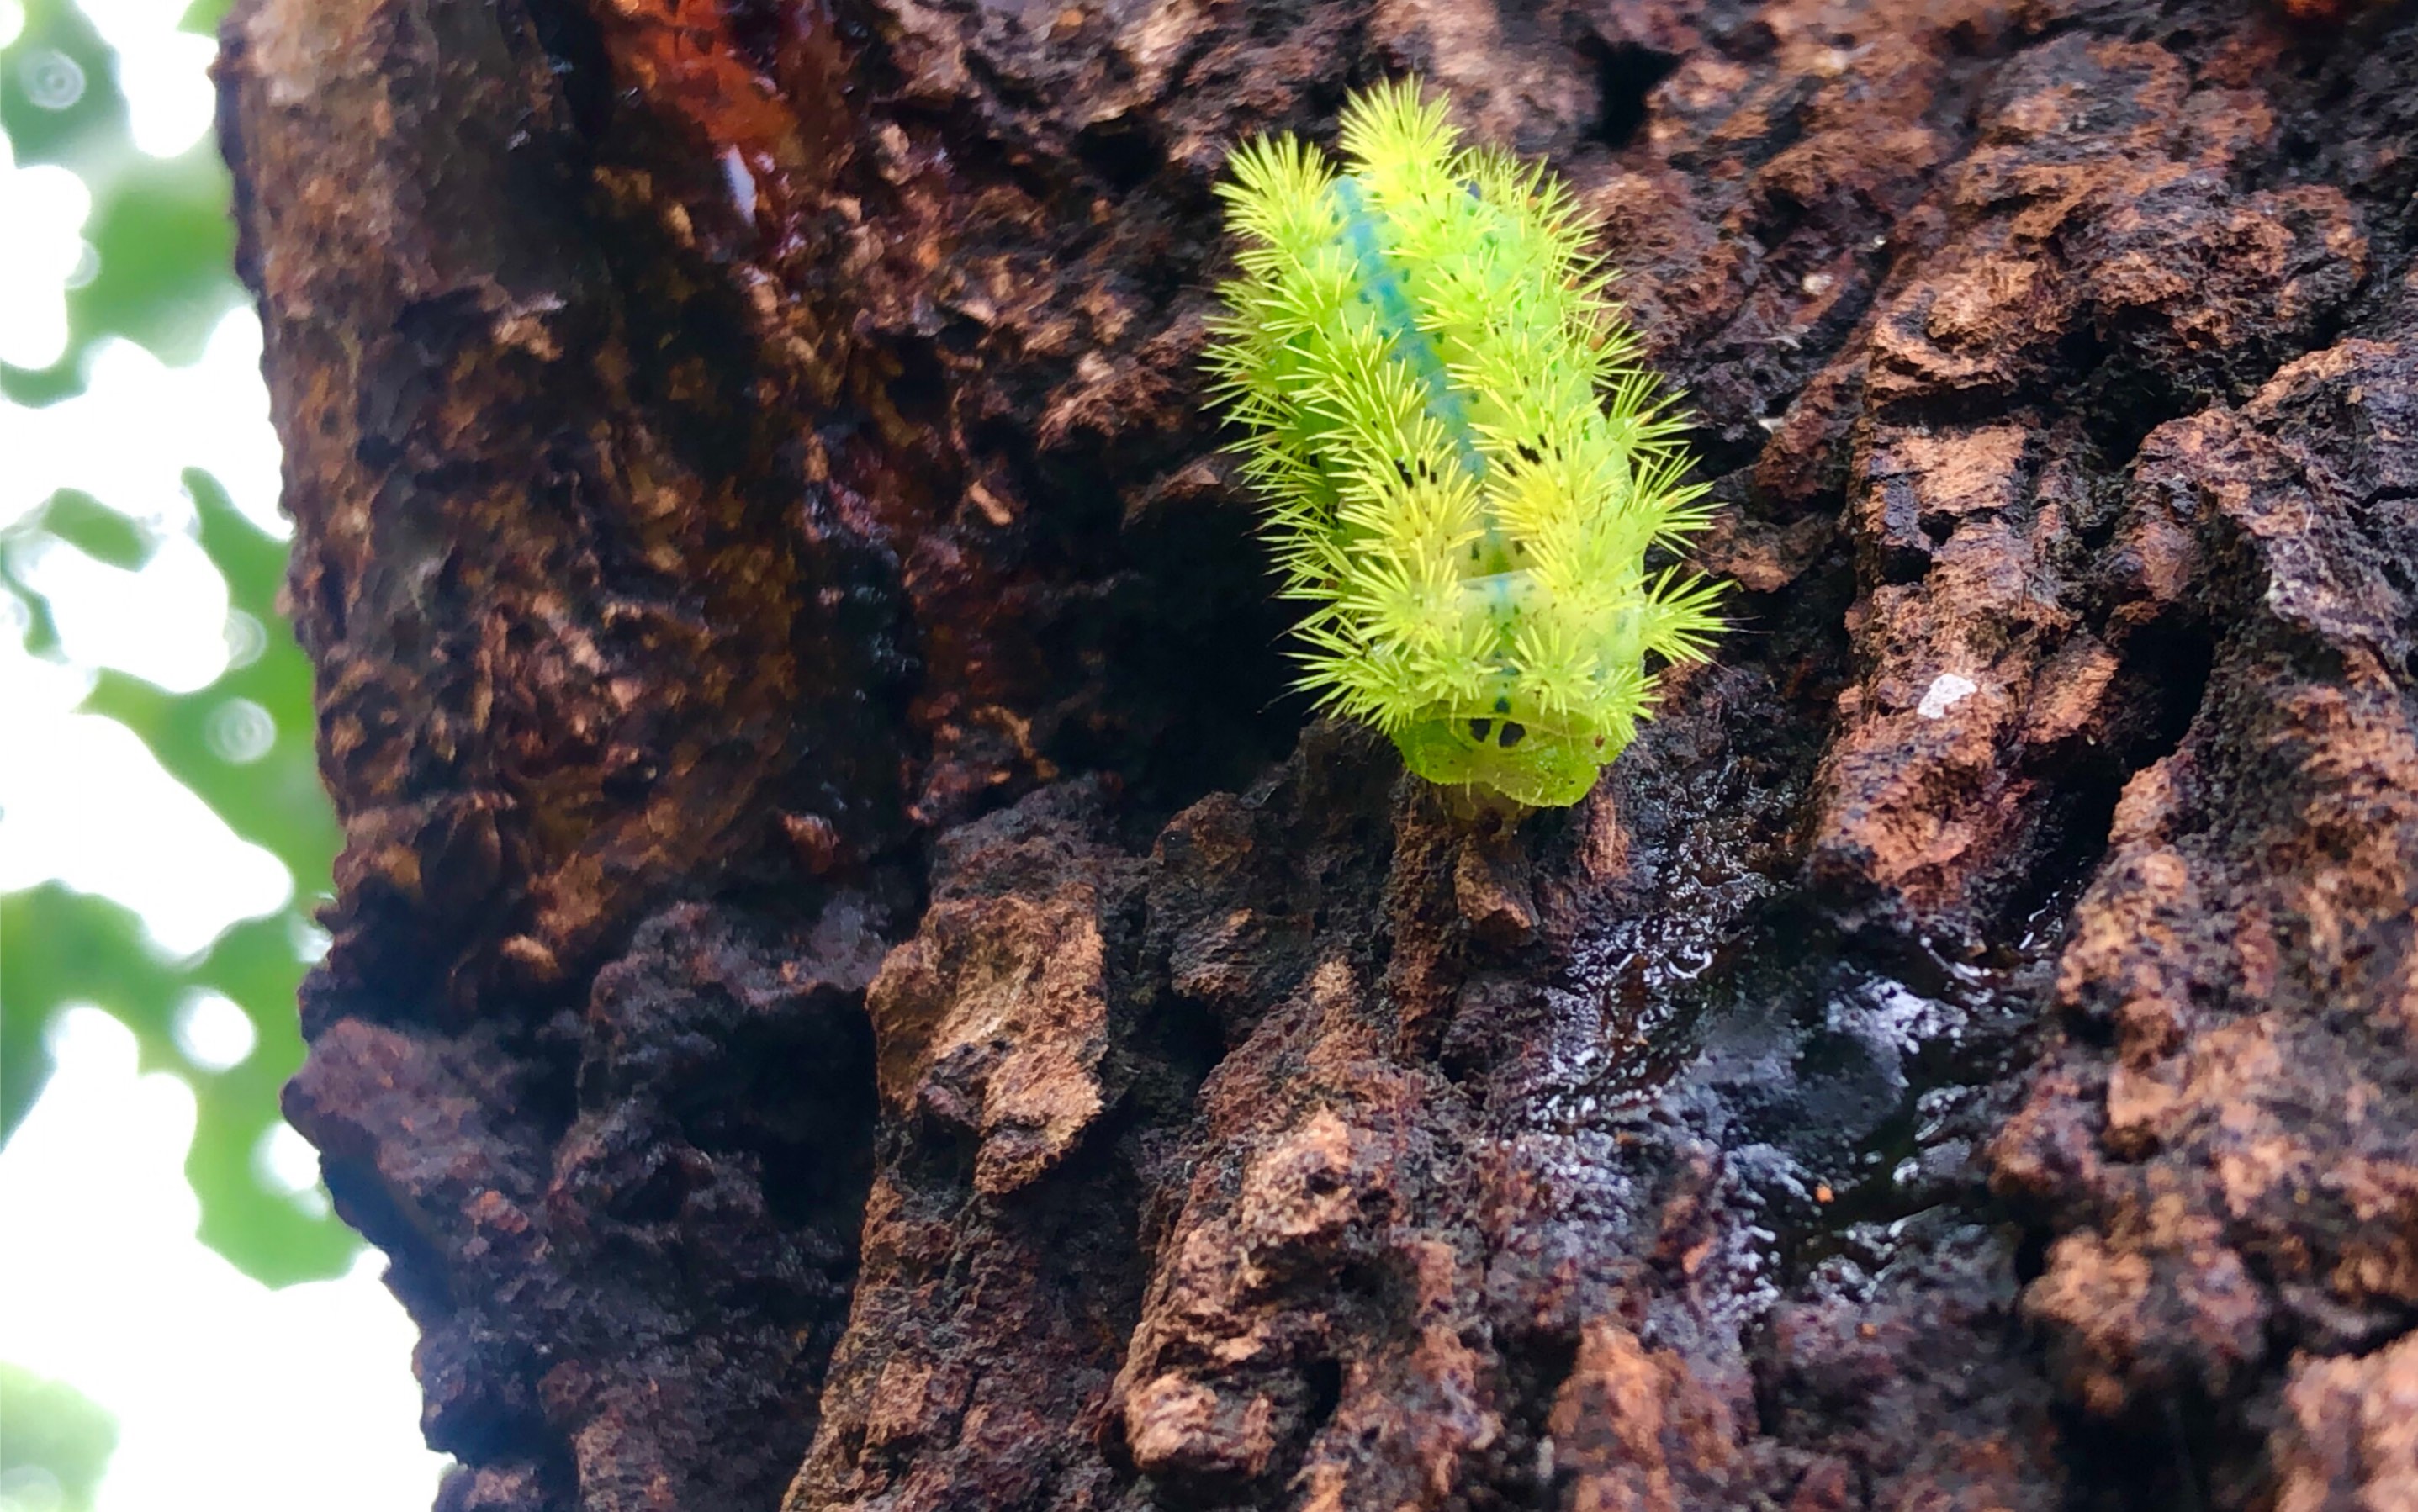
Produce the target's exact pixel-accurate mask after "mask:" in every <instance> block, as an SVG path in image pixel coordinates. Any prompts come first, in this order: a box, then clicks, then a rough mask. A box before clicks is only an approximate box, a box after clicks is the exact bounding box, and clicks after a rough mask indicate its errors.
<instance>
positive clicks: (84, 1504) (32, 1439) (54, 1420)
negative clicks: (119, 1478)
mask: <svg viewBox="0 0 2418 1512" xmlns="http://www.w3.org/2000/svg"><path fill="white" fill-rule="evenodd" d="M116 1449H117V1419H115V1417H112V1416H111V1415H110V1414H109V1412H108V1410H107V1409H106V1408H103V1407H102V1406H101V1405H100V1404H99V1402H96V1401H94V1400H93V1399H92V1398H91V1397H86V1396H85V1395H84V1393H83V1392H80V1391H78V1390H76V1389H75V1388H74V1387H73V1386H70V1385H69V1384H68V1383H67V1382H63V1381H48V1380H45V1379H43V1378H42V1377H40V1376H38V1375H36V1374H34V1373H33V1372H32V1371H31V1370H27V1369H25V1368H23V1367H21V1366H14V1365H9V1364H7V1363H5V1362H0V1506H23V1507H28V1508H31V1507H42V1506H48V1507H53V1508H55V1512H92V1503H93V1494H94V1493H95V1492H96V1491H98V1490H99V1489H100V1477H101V1473H102V1472H103V1471H105V1470H107V1469H108V1468H109V1457H110V1456H111V1455H112V1454H113V1453H115V1451H116ZM54 1498H55V1500H54Z"/></svg>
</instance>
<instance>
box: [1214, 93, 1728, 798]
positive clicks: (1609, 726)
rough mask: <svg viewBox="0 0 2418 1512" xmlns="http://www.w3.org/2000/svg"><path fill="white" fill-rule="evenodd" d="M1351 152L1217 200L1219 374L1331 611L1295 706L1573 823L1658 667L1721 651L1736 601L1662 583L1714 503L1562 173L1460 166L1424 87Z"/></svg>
mask: <svg viewBox="0 0 2418 1512" xmlns="http://www.w3.org/2000/svg"><path fill="white" fill-rule="evenodd" d="M1341 129H1342V145H1343V151H1344V154H1345V156H1346V157H1347V158H1348V159H1349V160H1350V162H1349V164H1348V167H1347V170H1346V171H1345V172H1343V173H1341V174H1337V173H1336V172H1335V171H1334V170H1333V169H1332V168H1331V167H1330V166H1329V165H1328V163H1327V161H1326V160H1325V157H1324V154H1322V153H1320V152H1318V151H1317V150H1316V149H1314V148H1311V147H1308V146H1306V145H1303V144H1302V143H1301V142H1299V141H1298V140H1296V139H1294V138H1293V137H1292V136H1289V135H1288V136H1277V137H1263V138H1261V139H1260V140H1258V141H1255V142H1252V143H1250V144H1248V145H1246V146H1244V147H1242V148H1240V149H1239V150H1237V151H1236V152H1235V153H1234V155H1233V157H1232V160H1231V164H1230V166H1231V167H1232V177H1231V178H1229V179H1228V180H1226V181H1225V182H1223V183H1221V184H1220V185H1219V186H1218V192H1219V194H1220V195H1221V197H1222V198H1223V199H1224V200H1225V202H1226V206H1227V223H1228V225H1229V227H1230V229H1232V231H1233V232H1234V233H1235V235H1236V237H1238V238H1239V240H1240V241H1241V243H1242V246H1241V249H1240V251H1239V252H1238V254H1237V256H1236V263H1237V265H1238V266H1239V267H1240V269H1241V275H1240V276H1239V277H1237V278H1234V279H1232V280H1231V281H1229V282H1227V283H1225V284H1223V285H1222V286H1221V288H1220V290H1219V293H1220V294H1221V296H1222V297H1223V298H1224V301H1225V305H1226V308H1225V310H1224V311H1223V312H1221V313H1219V314H1218V315H1217V317H1216V318H1215V319H1214V320H1213V322H1212V324H1211V335H1212V343H1211V346H1210V351H1209V355H1208V363H1209V367H1210V371H1211V374H1212V376H1213V378H1214V379H1215V392H1216V394H1217V398H1218V400H1219V401H1220V402H1221V403H1223V404H1224V405H1226V406H1227V407H1228V410H1229V412H1230V413H1231V414H1232V417H1233V418H1234V419H1235V420H1238V421H1240V422H1241V423H1242V425H1243V426H1244V427H1245V429H1246V430H1247V432H1248V435H1247V439H1245V440H1244V441H1243V442H1241V443H1239V445H1238V447H1237V450H1238V451H1242V452H1244V453H1245V455H1246V456H1247V462H1246V463H1245V465H1244V468H1243V471H1244V473H1245V475H1246V476H1247V478H1248V479H1249V480H1250V481H1252V482H1253V483H1254V484H1255V485H1256V486H1257V488H1258V489H1259V491H1260V492H1261V493H1262V494H1263V495H1264V496H1266V498H1267V500H1268V518H1267V522H1266V527H1265V533H1266V535H1267V537H1268V538H1269V541H1270V542H1271V544H1272V545H1273V546H1274V548H1275V552H1276V557H1277V560H1278V568H1279V571H1280V572H1281V573H1282V576H1283V580H1284V588H1283V592H1284V593H1285V595H1286V596H1287V597H1289V598H1293V599H1298V600H1303V601H1306V602H1308V603H1311V604H1313V605H1315V607H1314V608H1313V609H1312V610H1311V612H1310V614H1309V616H1308V619H1307V620H1306V621H1305V622H1304V623H1303V625H1302V627H1301V634H1302V636H1303V638H1304V639H1305V640H1306V641H1307V642H1308V645H1307V646H1306V647H1305V648H1304V649H1301V650H1300V651H1299V652H1297V655H1298V658H1299V660H1300V661H1301V662H1302V664H1303V665H1304V667H1305V669H1306V670H1305V674H1304V676H1303V677H1302V679H1301V681H1300V684H1299V685H1300V686H1301V687H1302V688H1304V689H1305V690H1308V691H1309V692H1311V693H1313V694H1315V695H1316V696H1317V699H1318V702H1319V704H1320V705H1321V707H1323V708H1325V709H1328V710H1332V711H1334V712H1337V713H1339V714H1342V715H1345V716H1347V717H1350V718H1354V719H1358V720H1361V721H1364V722H1366V723H1368V724H1370V725H1375V726H1376V727H1377V728H1378V729H1380V730H1383V731H1384V732H1385V734H1387V735H1389V736H1391V737H1392V738H1393V741H1394V743H1395V744H1396V745H1397V746H1399V747H1400V748H1401V753H1402V759H1403V761H1404V762H1405V763H1406V764H1408V766H1409V767H1410V769H1411V770H1412V771H1415V772H1416V773H1418V774H1419V775H1420V776H1422V777H1424V778H1426V779H1427V780H1428V781H1430V782H1433V783H1439V784H1446V785H1459V784H1466V785H1470V786H1474V787H1483V788H1491V789H1492V790H1494V791H1495V792H1497V793H1500V794H1502V795H1503V796H1505V797H1507V798H1509V799H1512V800H1514V801H1516V802H1521V803H1524V804H1528V805H1531V806H1534V807H1558V806H1561V805H1564V804H1569V803H1575V802H1578V801H1579V800H1580V799H1582V798H1584V797H1585V796H1586V792H1587V789H1588V788H1589V787H1593V786H1594V784H1595V778H1596V773H1597V771H1599V769H1600V768H1601V767H1602V766H1603V765H1604V764H1605V763H1606V762H1609V761H1610V760H1612V759H1613V757H1615V756H1618V755H1619V754H1620V752H1621V750H1622V749H1623V748H1624V747H1626V746H1627V745H1628V744H1629V742H1630V740H1631V739H1632V738H1633V737H1634V736H1635V735H1636V733H1637V722H1638V721H1639V720H1641V719H1643V718H1645V715H1646V713H1647V710H1648V706H1649V704H1650V703H1651V698H1652V682H1651V679H1650V678H1649V677H1648V675H1647V673H1646V671H1645V656H1646V655H1647V653H1649V652H1650V653H1652V654H1655V655H1658V656H1660V657H1663V658H1665V659H1668V660H1672V661H1693V660H1701V659H1702V658H1704V657H1705V656H1706V654H1707V651H1708V649H1709V646H1710V643H1711V640H1712V637H1713V635H1714V634H1715V633H1716V632H1717V631H1719V629H1720V628H1721V621H1720V619H1719V617H1718V616H1717V615H1716V614H1715V612H1714V601H1715V599H1716V596H1717V594H1718V592H1719V588H1718V586H1717V585H1715V584H1712V583H1710V582H1707V581H1706V580H1705V579H1703V578H1701V577H1697V576H1694V575H1692V574H1691V575H1688V576H1684V577H1683V576H1681V575H1680V574H1679V573H1678V572H1677V571H1676V569H1671V568H1665V569H1663V570H1661V571H1660V572H1655V573H1648V572H1647V571H1646V569H1645V554H1646V550H1647V548H1648V547H1650V546H1652V545H1654V544H1656V543H1658V542H1660V543H1662V544H1665V545H1670V546H1674V547H1676V546H1677V545H1678V544H1679V543H1680V542H1683V541H1684V540H1685V539H1686V537H1687V536H1688V535H1689V534H1690V533H1691V532H1693V531H1695V530H1698V529H1701V528H1703V527H1704V525H1705V523H1706V513H1707V511H1706V507H1705V506H1704V505H1703V504H1702V503H1701V502H1700V501H1701V499H1702V497H1703V495H1704V492H1705V490H1704V488H1703V487H1702V486H1701V485H1697V484H1691V483H1685V482H1683V481H1681V477H1682V475H1683V474H1684V473H1685V472H1686V471H1687V468H1688V464H1689V458H1688V455H1687V452H1686V450H1685V448H1684V447H1683V445H1682V444H1681V442H1680V440H1679V432H1680V430H1681V422H1680V420H1678V419H1677V418H1676V416H1675V415H1674V414H1673V413H1672V411H1671V408H1670V405H1669V402H1668V401H1667V400H1666V399H1665V398H1663V397H1662V396H1661V395H1660V392H1659V383H1658V380H1657V379H1656V378H1655V376H1654V375H1653V374H1651V373H1648V372H1646V371H1645V370H1644V369H1643V368H1641V367H1640V366H1639V365H1638V362H1637V351H1638V347H1637V342H1636V339H1635V337H1634V336H1633V335H1632V334H1631V332H1630V329H1629V328H1628V327H1627V326H1626V324H1624V323H1623V321H1622V320H1621V318H1620V316H1619V314H1618V313H1617V312H1616V311H1615V308H1614V306H1613V305H1612V304H1611V302H1610V301H1609V300H1608V299H1607V298H1606V297H1605V292H1604V291H1605V288H1606V285H1607V284H1608V283H1609V282H1610V274H1608V273H1607V272H1605V271H1604V270H1603V269H1602V268H1601V267H1599V265H1598V263H1597V260H1596V259H1595V257H1594V256H1593V254H1592V253H1590V252H1588V250H1587V247H1586V232H1585V228H1584V225H1583V223H1582V221H1581V220H1580V216H1579V212H1578V207H1577V205H1576V203H1575V201H1574V200H1573V199H1572V198H1571V196H1570V193H1569V190H1568V189H1566V188H1565V187H1564V186H1563V185H1562V184H1561V182H1560V181H1559V180H1558V179H1556V178H1554V177H1553V176H1552V175H1551V174H1549V173H1548V172H1547V171H1546V170H1544V169H1543V168H1541V167H1528V166H1524V165H1523V164H1522V163H1521V162H1520V161H1519V160H1517V159H1515V158H1513V157H1512V156H1510V155H1509V154H1508V153H1505V152H1501V151H1496V150H1492V149H1489V148H1485V147H1463V146H1462V145H1460V140H1459V136H1458V133H1457V132H1456V131H1455V130H1453V127H1452V126H1451V124H1450V122H1449V121H1448V120H1447V119H1446V114H1445V108H1444V106H1443V104H1442V103H1440V102H1435V103H1431V102H1425V101H1422V99H1420V95H1419V89H1418V85H1417V84H1416V83H1415V82H1411V81H1403V82H1401V83H1399V84H1390V85H1379V86H1378V87H1376V88H1374V89H1372V90H1370V91H1368V92H1366V93H1364V94H1361V95H1358V96H1356V97H1354V99H1352V100H1351V102H1350V103H1349V104H1347V105H1346V106H1345V108H1344V112H1343V116H1342V121H1341Z"/></svg>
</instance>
